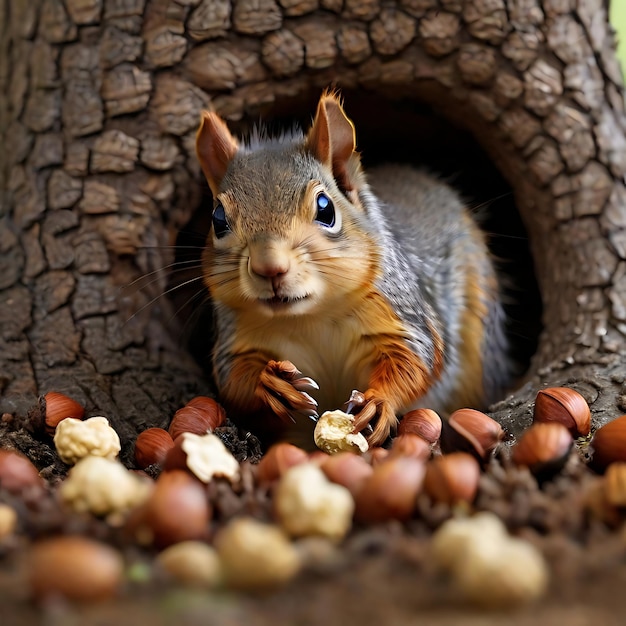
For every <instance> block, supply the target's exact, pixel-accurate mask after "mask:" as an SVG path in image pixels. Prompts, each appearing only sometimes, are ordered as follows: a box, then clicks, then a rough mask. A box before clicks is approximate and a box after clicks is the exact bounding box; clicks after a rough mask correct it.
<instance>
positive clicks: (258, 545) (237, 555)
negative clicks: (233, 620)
mask: <svg viewBox="0 0 626 626" xmlns="http://www.w3.org/2000/svg"><path fill="white" fill-rule="evenodd" d="M214 543H215V548H216V550H217V553H218V555H219V557H220V562H221V565H222V571H223V574H224V579H225V582H226V583H227V584H228V585H230V586H231V587H235V588H238V589H248V590H263V589H271V588H275V587H278V586H280V585H283V584H285V583H287V582H288V581H289V580H291V579H292V578H293V577H294V576H295V575H296V574H297V573H298V572H299V570H300V568H301V559H300V555H299V553H298V551H297V550H296V548H295V547H294V546H293V545H292V543H291V541H290V540H289V538H288V537H287V535H286V534H285V533H284V532H283V531H282V530H281V529H280V528H278V526H273V525H270V524H264V523H263V522H259V521H257V520H254V519H252V518H248V517H239V518H236V519H234V520H232V521H231V522H229V523H228V524H227V525H226V526H224V527H223V528H222V529H221V530H219V531H218V532H217V534H216V536H215V542H214Z"/></svg>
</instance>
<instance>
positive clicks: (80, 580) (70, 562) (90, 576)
mask: <svg viewBox="0 0 626 626" xmlns="http://www.w3.org/2000/svg"><path fill="white" fill-rule="evenodd" d="M27 571H28V579H29V583H30V588H31V590H32V592H33V594H34V596H35V597H36V598H37V599H39V600H44V599H45V598H47V597H51V596H63V597H65V598H68V599H70V600H78V601H84V602H93V601H95V600H106V599H108V598H110V597H112V596H113V595H114V594H115V592H116V591H117V589H118V587H119V586H120V584H121V582H122V578H123V573H124V560H123V559H122V556H121V555H120V554H119V552H117V551H116V550H115V549H113V548H111V547H110V546H108V545H105V544H103V543H99V542H97V541H93V540H92V539H87V538H86V537H77V536H66V537H53V538H51V539H46V540H44V541H40V542H37V543H35V544H34V545H33V546H32V548H31V551H30V555H29V567H28V570H27Z"/></svg>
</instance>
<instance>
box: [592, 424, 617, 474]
mask: <svg viewBox="0 0 626 626" xmlns="http://www.w3.org/2000/svg"><path fill="white" fill-rule="evenodd" d="M589 447H590V450H591V453H592V457H591V462H590V465H591V467H592V468H593V469H594V470H596V471H597V472H600V473H602V472H604V471H605V470H606V468H607V467H608V466H609V465H610V464H611V463H615V462H616V461H626V415H622V416H620V417H616V418H615V419H614V420H612V421H610V422H608V423H607V424H605V425H604V426H601V427H600V428H598V430H596V432H595V433H594V435H593V439H592V440H591V444H590V446H589Z"/></svg>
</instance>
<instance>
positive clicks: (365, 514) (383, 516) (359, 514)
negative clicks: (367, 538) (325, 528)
mask: <svg viewBox="0 0 626 626" xmlns="http://www.w3.org/2000/svg"><path fill="white" fill-rule="evenodd" d="M425 469H426V468H425V465H424V463H423V462H422V461H418V460H417V459H414V458H411V457H402V456H398V457H390V458H388V459H387V460H385V461H383V462H381V463H379V464H378V465H376V466H375V467H374V468H373V471H372V473H371V475H370V476H368V477H366V478H365V480H363V481H362V483H361V486H360V488H359V489H358V491H357V492H356V494H355V503H356V511H355V515H356V518H357V519H358V520H360V521H363V522H369V523H376V522H383V521H387V520H391V519H397V520H401V521H406V520H408V519H410V518H411V516H412V515H413V511H414V510H415V506H416V503H417V496H418V494H419V493H420V492H421V490H422V483H423V481H424V472H425Z"/></svg>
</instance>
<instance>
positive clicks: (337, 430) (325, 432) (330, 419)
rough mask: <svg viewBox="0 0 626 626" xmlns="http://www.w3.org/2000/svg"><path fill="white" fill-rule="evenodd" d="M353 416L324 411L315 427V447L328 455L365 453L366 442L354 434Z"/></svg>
mask: <svg viewBox="0 0 626 626" xmlns="http://www.w3.org/2000/svg"><path fill="white" fill-rule="evenodd" d="M353 430H354V416H353V415H350V414H349V413H344V412H343V411H339V410H337V411H326V413H323V414H322V415H321V417H320V418H319V420H318V421H317V424H316V426H315V432H314V433H313V437H314V439H315V445H316V446H317V447H318V448H319V449H320V450H324V452H328V454H337V453H339V452H357V453H358V452H361V453H362V452H367V449H368V447H369V446H368V445H367V440H366V439H365V437H364V436H363V435H362V434H361V433H354V432H353Z"/></svg>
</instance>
